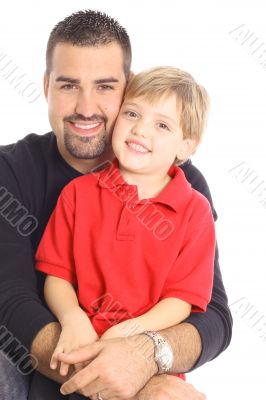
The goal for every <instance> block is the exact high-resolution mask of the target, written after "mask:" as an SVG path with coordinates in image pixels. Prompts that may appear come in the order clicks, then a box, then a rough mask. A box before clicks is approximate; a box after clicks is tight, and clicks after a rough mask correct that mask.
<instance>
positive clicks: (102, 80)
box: [93, 76, 119, 85]
mask: <svg viewBox="0 0 266 400" xmlns="http://www.w3.org/2000/svg"><path fill="white" fill-rule="evenodd" d="M93 82H94V83H96V85H99V84H103V83H118V82H119V80H118V79H116V78H113V77H112V76H110V77H109V78H103V79H95V80H94V81H93Z"/></svg>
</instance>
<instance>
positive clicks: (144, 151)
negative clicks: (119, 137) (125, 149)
mask: <svg viewBox="0 0 266 400" xmlns="http://www.w3.org/2000/svg"><path fill="white" fill-rule="evenodd" d="M128 146H129V147H131V148H132V149H134V150H136V151H139V152H141V153H148V152H149V150H147V149H145V147H143V146H141V145H140V144H136V143H131V142H128Z"/></svg>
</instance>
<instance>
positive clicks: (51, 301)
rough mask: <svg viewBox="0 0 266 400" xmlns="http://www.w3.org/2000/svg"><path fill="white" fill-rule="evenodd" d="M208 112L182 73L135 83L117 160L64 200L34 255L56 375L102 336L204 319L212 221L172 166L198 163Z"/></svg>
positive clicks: (153, 73)
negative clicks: (49, 315) (53, 321)
mask: <svg viewBox="0 0 266 400" xmlns="http://www.w3.org/2000/svg"><path fill="white" fill-rule="evenodd" d="M207 112H208V95H207V93H206V91H205V90H204V88H202V87H200V86H199V85H198V84H197V83H196V82H195V81H194V79H193V78H192V77H191V75H189V74H187V73H186V72H183V71H180V70H178V69H175V68H171V67H164V68H154V69H151V70H148V71H144V72H142V73H140V74H138V75H136V76H135V77H134V78H133V79H132V81H131V82H130V83H129V85H128V88H127V90H126V93H125V98H124V103H123V104H122V107H121V110H120V113H119V116H118V118H117V121H116V125H115V128H114V132H113V138H112V145H113V151H114V153H115V156H116V159H115V160H114V161H113V163H111V165H109V166H108V167H107V168H105V169H104V170H101V171H100V172H95V173H93V174H90V175H85V176H83V177H80V178H77V179H75V180H74V181H72V182H71V183H70V184H69V185H68V186H67V187H66V188H64V190H63V191H62V193H61V196H60V197H59V200H58V203H57V207H56V209H55V211H54V213H53V215H52V217H51V219H50V221H49V223H48V225H47V228H46V231H45V233H44V236H43V239H42V241H41V243H40V245H39V248H38V251H37V254H36V260H37V265H36V268H37V269H38V270H39V271H42V272H45V273H46V274H48V276H47V278H46V283H45V297H46V301H47V304H48V306H49V307H50V309H51V311H52V312H53V313H54V314H55V315H56V317H57V318H58V320H59V322H60V323H61V326H62V333H61V336H60V339H59V342H58V344H57V347H56V349H55V351H54V354H53V356H52V360H51V368H53V369H54V368H56V367H57V362H58V355H59V354H60V353H68V352H70V351H71V350H74V349H76V348H78V347H81V346H84V345H86V344H89V343H92V342H94V341H96V340H98V338H99V336H100V337H101V338H102V339H103V338H104V339H107V338H112V337H118V336H128V335H131V334H137V333H141V332H144V331H146V330H160V329H164V328H167V327H169V326H172V325H175V324H177V323H179V322H181V321H182V320H184V319H185V318H187V317H188V315H189V314H190V312H191V309H192V310H193V309H194V310H197V311H199V310H200V311H205V309H206V306H207V304H208V301H209V300H210V296H211V289H212V277H213V259H214V250H215V234H214V224H213V218H212V214H211V210H210V207H209V203H208V202H207V200H206V199H205V198H204V197H203V196H202V195H200V194H199V193H198V192H196V191H195V190H193V189H192V188H191V186H190V185H189V184H188V182H187V181H186V179H185V177H184V174H183V172H182V171H181V170H180V169H179V168H178V167H177V166H176V164H177V163H181V162H183V161H185V160H186V159H187V158H189V157H190V155H191V154H193V153H194V151H195V149H196V147H197V145H198V144H199V142H200V139H201V136H202V133H203V131H204V128H205V125H206V119H207ZM88 135H89V134H88ZM76 290H77V295H76ZM106 300H107V301H106ZM88 317H89V318H88ZM60 372H61V374H62V375H65V374H67V372H68V365H67V364H65V363H61V367H60Z"/></svg>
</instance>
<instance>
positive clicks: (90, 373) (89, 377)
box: [60, 363, 99, 394]
mask: <svg viewBox="0 0 266 400" xmlns="http://www.w3.org/2000/svg"><path fill="white" fill-rule="evenodd" d="M93 365H94V364H93V363H91V364H89V365H88V366H87V367H85V368H83V369H82V370H81V371H79V372H77V373H76V374H75V375H73V376H72V377H71V378H70V379H69V380H67V381H66V382H65V383H64V384H63V385H62V386H61V388H60V391H61V393H62V394H70V393H73V392H77V391H79V390H81V389H83V388H84V387H86V386H87V385H89V384H91V382H93V381H94V380H95V379H97V378H98V375H99V373H98V371H97V368H93ZM93 393H96V392H93Z"/></svg>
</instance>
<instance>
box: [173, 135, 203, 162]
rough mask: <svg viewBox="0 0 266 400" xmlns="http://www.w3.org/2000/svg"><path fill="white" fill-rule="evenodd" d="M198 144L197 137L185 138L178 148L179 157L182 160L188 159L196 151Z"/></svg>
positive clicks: (177, 154) (177, 155)
mask: <svg viewBox="0 0 266 400" xmlns="http://www.w3.org/2000/svg"><path fill="white" fill-rule="evenodd" d="M197 145H198V142H197V141H196V140H195V139H184V140H183V142H182V144H181V145H180V147H179V149H178V150H177V153H176V157H177V159H178V160H180V161H183V160H186V159H188V158H189V157H190V156H191V155H192V154H193V153H194V152H195V151H196V148H197Z"/></svg>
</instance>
